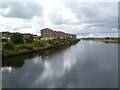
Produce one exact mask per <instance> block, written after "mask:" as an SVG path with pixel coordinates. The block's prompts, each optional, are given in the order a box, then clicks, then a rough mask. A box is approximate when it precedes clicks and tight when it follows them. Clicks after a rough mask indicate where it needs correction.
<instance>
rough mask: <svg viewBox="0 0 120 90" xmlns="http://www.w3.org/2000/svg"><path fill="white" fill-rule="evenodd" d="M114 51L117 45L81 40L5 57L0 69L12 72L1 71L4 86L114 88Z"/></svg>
mask: <svg viewBox="0 0 120 90" xmlns="http://www.w3.org/2000/svg"><path fill="white" fill-rule="evenodd" d="M117 50H118V48H117V44H105V43H96V42H92V43H90V42H84V41H82V42H79V43H78V44H75V45H73V46H68V47H61V48H55V49H52V50H46V51H42V52H36V53H33V54H28V55H24V56H20V57H19V56H17V57H15V58H7V59H6V60H4V62H3V64H4V65H3V68H5V67H11V70H12V72H9V71H8V70H3V87H7V88H8V87H12V88H15V87H17V88H18V87H19V88H24V87H27V88H28V87H29V88H30V87H32V88H115V87H118V56H117V53H118V52H117ZM17 61H18V62H19V63H20V62H21V63H22V64H21V65H19V63H18V62H17ZM17 63H18V66H17ZM18 67H19V68H18Z"/></svg>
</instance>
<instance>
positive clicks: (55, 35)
mask: <svg viewBox="0 0 120 90" xmlns="http://www.w3.org/2000/svg"><path fill="white" fill-rule="evenodd" d="M67 38H74V39H76V38H77V37H76V35H75V34H69V33H65V32H61V31H53V30H52V29H49V28H44V29H42V30H41V39H44V40H49V39H67Z"/></svg>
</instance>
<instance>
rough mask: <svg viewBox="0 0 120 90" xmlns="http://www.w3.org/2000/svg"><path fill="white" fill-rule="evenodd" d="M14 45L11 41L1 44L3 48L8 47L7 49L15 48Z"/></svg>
mask: <svg viewBox="0 0 120 90" xmlns="http://www.w3.org/2000/svg"><path fill="white" fill-rule="evenodd" d="M14 47H15V45H14V44H13V43H11V42H7V43H6V44H5V45H4V46H3V48H4V49H8V50H14V49H15V48H14Z"/></svg>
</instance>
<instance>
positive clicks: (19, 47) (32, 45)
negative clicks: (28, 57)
mask: <svg viewBox="0 0 120 90" xmlns="http://www.w3.org/2000/svg"><path fill="white" fill-rule="evenodd" d="M76 41H77V40H76V39H63V40H60V39H53V40H48V41H45V40H40V41H34V42H32V43H24V44H14V43H12V42H7V43H6V44H4V45H3V50H11V51H20V50H33V49H34V48H35V47H42V48H45V47H50V46H55V45H61V44H68V43H70V44H72V43H75V42H76Z"/></svg>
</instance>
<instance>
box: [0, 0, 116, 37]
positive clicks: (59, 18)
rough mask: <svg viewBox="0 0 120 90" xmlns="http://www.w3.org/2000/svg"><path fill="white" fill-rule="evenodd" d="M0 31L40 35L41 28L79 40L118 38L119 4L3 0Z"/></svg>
mask: <svg viewBox="0 0 120 90" xmlns="http://www.w3.org/2000/svg"><path fill="white" fill-rule="evenodd" d="M0 20H1V22H0V29H1V30H2V31H10V32H21V33H33V34H37V35H40V30H41V29H43V28H51V29H53V30H56V31H64V32H67V33H73V34H77V36H78V37H93V36H95V37H104V36H117V35H118V29H117V28H118V2H97V1H96V2H88V1H87V2H81V1H80V0H79V1H75V0H32V1H30V0H29V2H28V1H26V0H17V1H15V0H14V1H13V2H8V1H4V2H2V5H1V7H0Z"/></svg>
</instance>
